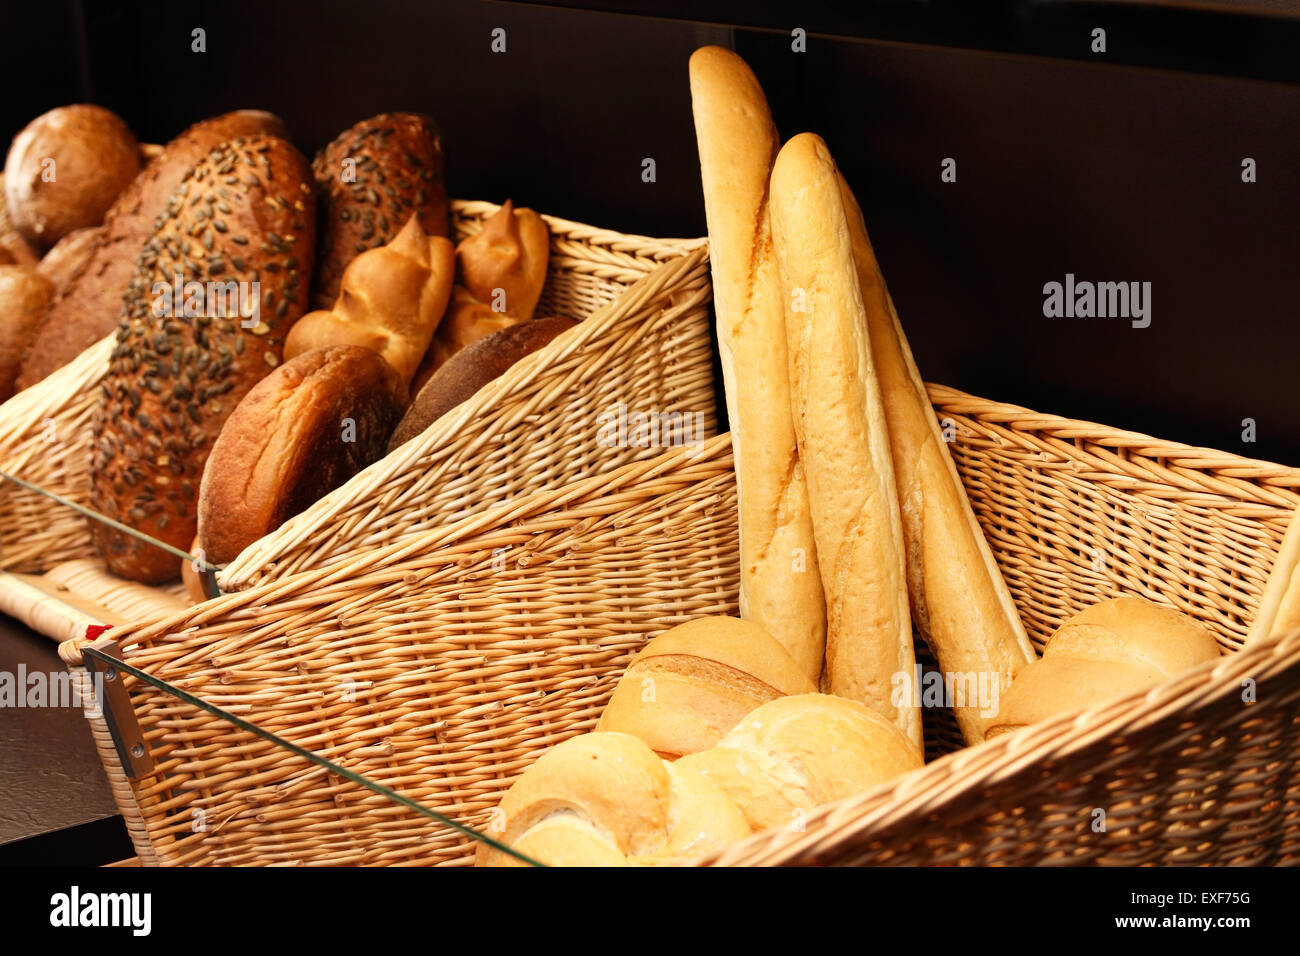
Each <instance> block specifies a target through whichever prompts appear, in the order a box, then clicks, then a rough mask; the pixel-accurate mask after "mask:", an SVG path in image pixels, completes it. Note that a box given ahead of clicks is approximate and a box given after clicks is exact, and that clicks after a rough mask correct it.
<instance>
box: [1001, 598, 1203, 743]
mask: <svg viewBox="0 0 1300 956" xmlns="http://www.w3.org/2000/svg"><path fill="white" fill-rule="evenodd" d="M1218 656H1219V644H1218V641H1216V640H1215V639H1214V635H1213V634H1211V633H1210V632H1209V631H1207V630H1206V629H1205V628H1203V627H1201V626H1200V625H1199V624H1197V623H1196V622H1195V621H1194V620H1192V619H1191V618H1189V617H1187V616H1185V615H1182V614H1179V613H1178V612H1177V611H1174V610H1171V609H1169V608H1165V607H1161V606H1159V605H1157V604H1153V603H1151V602H1150V601H1147V600H1145V599H1143V598H1137V597H1121V598H1113V599H1111V600H1109V601H1102V602H1101V603H1099V604H1094V605H1093V606H1092V607H1090V608H1087V609H1086V610H1084V611H1081V612H1079V613H1078V614H1076V615H1075V616H1074V617H1072V618H1070V619H1069V620H1068V621H1066V622H1065V623H1064V624H1062V625H1061V626H1060V627H1059V628H1058V629H1057V631H1056V633H1055V634H1053V635H1052V637H1051V638H1050V639H1049V640H1048V642H1047V646H1046V647H1045V648H1044V649H1043V656H1042V659H1041V660H1037V661H1034V662H1033V663H1031V664H1029V665H1028V666H1027V667H1025V669H1024V670H1023V671H1021V672H1020V674H1019V676H1018V677H1016V679H1015V681H1014V682H1012V684H1011V687H1010V688H1009V689H1007V690H1006V691H1005V692H1004V693H1003V694H1002V695H1001V699H1000V701H999V702H998V706H997V714H996V716H994V717H992V718H991V719H989V721H988V725H987V726H988V730H987V733H986V737H987V738H988V739H992V738H993V737H996V736H998V735H999V734H1004V733H1009V732H1010V731H1013V730H1018V729H1020V728H1021V727H1024V726H1027V725H1028V724H1033V723H1037V722H1038V721H1040V720H1045V719H1047V718H1048V717H1052V716H1055V715H1056V714H1061V713H1066V712H1068V711H1073V710H1083V709H1085V708H1087V707H1091V706H1092V705H1094V704H1098V703H1101V702H1103V701H1106V700H1109V699H1111V698H1114V697H1122V696H1124V695H1125V694H1129V693H1133V692H1135V691H1139V690H1142V689H1144V688H1147V687H1152V686H1154V685H1156V684H1158V683H1160V682H1161V681H1165V680H1168V679H1169V678H1171V677H1176V676H1178V675H1179V674H1182V673H1183V672H1185V671H1187V670H1190V669H1191V668H1193V667H1195V666H1197V665H1198V664H1202V663H1204V662H1205V661H1210V660H1214V659H1216V658H1217V657H1218Z"/></svg>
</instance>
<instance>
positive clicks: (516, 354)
mask: <svg viewBox="0 0 1300 956" xmlns="http://www.w3.org/2000/svg"><path fill="white" fill-rule="evenodd" d="M575 325H577V323H576V322H573V321H570V320H569V319H562V318H549V319H534V320H533V321H531V322H521V323H519V324H518V325H512V326H509V327H508V328H504V329H500V330H499V331H497V332H493V333H492V334H491V335H489V336H488V337H487V338H485V339H479V340H478V341H477V342H475V343H474V344H473V345H469V346H467V347H465V348H463V349H461V350H460V351H459V352H457V353H456V354H455V355H453V356H452V357H451V358H450V359H448V360H447V361H446V362H445V363H444V364H443V365H442V366H441V367H440V368H439V369H438V370H437V371H436V372H434V373H433V374H432V375H430V376H429V377H428V379H427V380H426V381H425V382H424V384H423V386H420V384H419V380H418V378H417V380H416V386H417V388H418V389H419V391H418V392H417V394H416V396H415V399H414V401H412V402H411V407H410V408H408V409H407V410H406V414H405V415H404V416H402V420H401V422H400V423H398V426H397V428H396V429H395V430H394V431H393V435H392V437H391V438H390V439H389V440H388V450H389V451H392V450H393V449H394V448H397V447H398V446H400V445H404V444H406V442H408V441H410V440H411V439H412V438H414V437H415V436H416V435H418V434H420V433H421V432H422V431H424V430H425V429H426V428H428V427H429V426H430V425H432V424H433V423H434V422H436V421H437V420H438V419H439V418H441V417H442V416H443V415H446V414H447V413H448V412H449V411H451V410H452V409H453V408H455V407H456V406H457V405H459V404H460V403H461V402H464V401H466V400H468V399H469V398H471V397H472V396H473V395H474V393H475V392H477V391H478V390H479V389H480V388H482V387H483V386H484V385H486V384H487V383H488V382H491V381H493V380H494V379H496V378H498V377H500V376H501V375H504V374H505V372H506V370H507V369H509V368H510V366H512V365H514V364H515V363H516V362H518V361H519V360H520V359H522V358H524V357H525V356H528V355H531V354H532V353H533V352H536V351H537V350H538V349H540V348H541V347H542V346H544V345H546V344H547V343H548V342H550V341H551V339H553V338H555V337H556V336H557V335H559V334H560V333H561V332H567V331H568V330H569V329H571V328H573V327H574V326H575Z"/></svg>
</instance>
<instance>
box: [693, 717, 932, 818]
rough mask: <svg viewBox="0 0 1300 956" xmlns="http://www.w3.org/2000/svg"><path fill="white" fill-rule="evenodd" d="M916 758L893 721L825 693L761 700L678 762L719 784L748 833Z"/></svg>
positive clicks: (871, 782) (918, 762) (869, 783)
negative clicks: (708, 744) (710, 743)
mask: <svg viewBox="0 0 1300 956" xmlns="http://www.w3.org/2000/svg"><path fill="white" fill-rule="evenodd" d="M923 763H924V760H923V759H922V757H921V750H920V748H919V747H918V746H916V745H915V744H914V743H913V742H912V741H911V740H909V739H908V738H907V737H906V736H905V735H904V734H903V733H902V731H900V730H899V729H898V727H897V726H896V725H895V724H894V723H893V722H891V721H889V720H887V719H886V718H885V717H884V716H883V715H882V714H880V713H879V712H878V711H876V710H874V709H872V708H870V707H867V706H866V705H864V704H860V703H858V702H857V701H853V700H846V699H845V698H843V697H834V696H832V695H830V694H800V695H798V696H796V697H781V698H778V699H777V700H774V701H771V702H770V703H767V704H764V705H763V706H762V707H759V708H758V709H757V710H754V711H751V712H750V714H749V715H748V716H747V717H745V718H744V719H743V720H741V722H740V723H739V724H737V725H736V726H735V727H734V728H732V730H731V731H730V732H729V733H728V734H727V735H726V736H725V737H724V738H722V740H721V741H720V742H719V743H718V745H717V746H716V747H713V748H712V749H710V750H705V751H702V752H700V753H696V754H690V755H689V756H686V757H683V758H682V759H681V760H679V761H677V765H678V766H680V767H681V768H682V769H689V770H698V771H699V772H700V773H702V774H704V776H706V777H708V778H709V779H710V780H712V781H713V782H714V783H716V784H718V785H719V786H720V787H721V788H722V789H723V790H724V791H725V792H726V793H727V795H728V796H730V797H731V799H732V801H733V802H734V803H735V804H736V806H738V807H739V808H740V811H741V812H742V813H743V814H744V815H745V819H746V820H747V821H748V822H749V825H750V826H751V827H752V828H753V829H754V830H755V831H758V830H765V829H767V828H768V827H776V826H792V825H797V824H798V823H799V822H800V821H801V818H802V816H803V815H804V814H806V813H807V812H808V811H809V810H811V809H813V808H814V807H817V806H820V805H821V804H823V803H830V802H832V801H834V800H839V799H841V798H843V797H847V796H851V795H853V794H855V793H858V792H860V791H862V790H866V789H867V788H869V787H874V786H876V785H877V784H880V783H883V782H885V781H886V780H889V779H892V778H893V777H896V776H898V775H899V774H902V773H906V772H907V771H909V770H914V769H916V768H917V767H920V766H922V765H923Z"/></svg>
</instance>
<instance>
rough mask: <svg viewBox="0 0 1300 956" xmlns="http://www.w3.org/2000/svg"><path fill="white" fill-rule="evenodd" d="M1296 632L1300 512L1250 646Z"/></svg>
mask: <svg viewBox="0 0 1300 956" xmlns="http://www.w3.org/2000/svg"><path fill="white" fill-rule="evenodd" d="M1296 628H1300V509H1297V510H1296V513H1295V514H1294V515H1293V516H1292V518H1291V523H1290V524H1289V525H1287V529H1286V534H1285V535H1284V536H1283V537H1282V546H1281V547H1280V548H1279V549H1278V552H1277V558H1276V559H1275V560H1274V561H1273V569H1272V571H1270V572H1269V575H1268V581H1267V582H1266V583H1265V584H1264V593H1263V594H1262V595H1261V596H1260V599H1259V608H1258V609H1257V610H1256V612H1255V619H1254V620H1253V621H1252V622H1251V624H1250V633H1248V634H1247V635H1246V643H1247V644H1251V643H1254V642H1256V641H1262V640H1264V639H1266V638H1269V637H1272V636H1273V635H1275V634H1285V633H1286V632H1287V631H1294V630H1295V629H1296Z"/></svg>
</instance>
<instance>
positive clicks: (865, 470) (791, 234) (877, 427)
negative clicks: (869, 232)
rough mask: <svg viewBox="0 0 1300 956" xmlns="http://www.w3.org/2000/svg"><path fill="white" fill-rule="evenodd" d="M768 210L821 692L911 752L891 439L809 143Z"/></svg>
mask: <svg viewBox="0 0 1300 956" xmlns="http://www.w3.org/2000/svg"><path fill="white" fill-rule="evenodd" d="M771 207H772V233H773V238H774V240H775V249H776V261H777V265H778V268H779V271H780V275H781V282H782V287H783V288H784V290H785V298H786V334H787V338H788V341H789V350H790V356H789V357H790V393H791V401H792V403H793V404H792V408H793V412H794V429H795V435H796V436H797V437H798V441H799V458H800V460H801V461H802V462H803V463H804V471H805V473H806V474H807V477H808V500H809V504H810V507H811V512H812V523H813V533H814V535H815V538H816V542H817V560H818V563H819V566H820V569H821V576H822V588H823V590H824V591H825V593H826V610H827V615H826V617H827V632H826V676H827V686H828V687H829V690H830V692H831V693H832V694H838V695H839V696H841V697H849V698H852V699H853V700H859V701H862V702H863V703H865V704H867V705H869V706H871V707H873V708H875V709H876V710H878V711H880V713H882V714H884V715H885V716H886V717H888V718H889V719H890V720H892V721H894V722H895V723H896V724H897V725H898V727H899V728H900V729H901V730H902V731H903V732H904V733H905V734H906V735H907V736H908V737H909V739H911V740H912V741H913V742H914V743H916V745H917V747H918V748H919V747H920V746H921V715H920V712H919V710H918V708H917V707H916V706H915V705H914V704H913V703H912V700H911V699H910V698H908V697H906V696H904V695H896V694H895V688H896V687H897V686H898V682H899V680H900V675H905V677H903V678H902V679H911V678H912V676H913V674H914V670H915V657H914V654H913V649H912V625H911V618H910V617H909V615H908V608H907V579H906V576H905V571H904V559H903V529H902V521H901V519H900V517H899V512H898V496H897V492H896V489H895V486H894V469H893V463H892V462H891V460H890V450H889V432H888V429H887V427H886V425H885V412H884V408H883V404H882V399H881V395H880V385H879V382H878V381H877V378H876V371H875V367H874V366H873V364H872V360H871V349H870V345H869V343H868V341H867V328H866V315H865V314H864V311H863V307H862V296H861V294H860V292H859V290H858V277H857V271H856V269H855V268H854V264H853V246H852V241H851V239H850V236H849V229H848V223H847V221H846V219H845V213H844V206H843V204H842V202H841V200H840V191H839V182H838V179H837V175H836V170H835V164H834V163H833V162H832V161H831V157H830V153H829V152H828V151H827V149H826V144H825V143H823V142H822V141H821V139H820V138H819V137H817V136H814V135H812V134H811V133H803V134H801V135H799V136H796V137H795V138H794V139H792V140H790V141H789V142H788V143H786V145H785V147H784V148H782V150H781V152H780V154H779V155H778V156H777V159H776V164H775V166H774V167H773V170H772V193H771Z"/></svg>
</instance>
